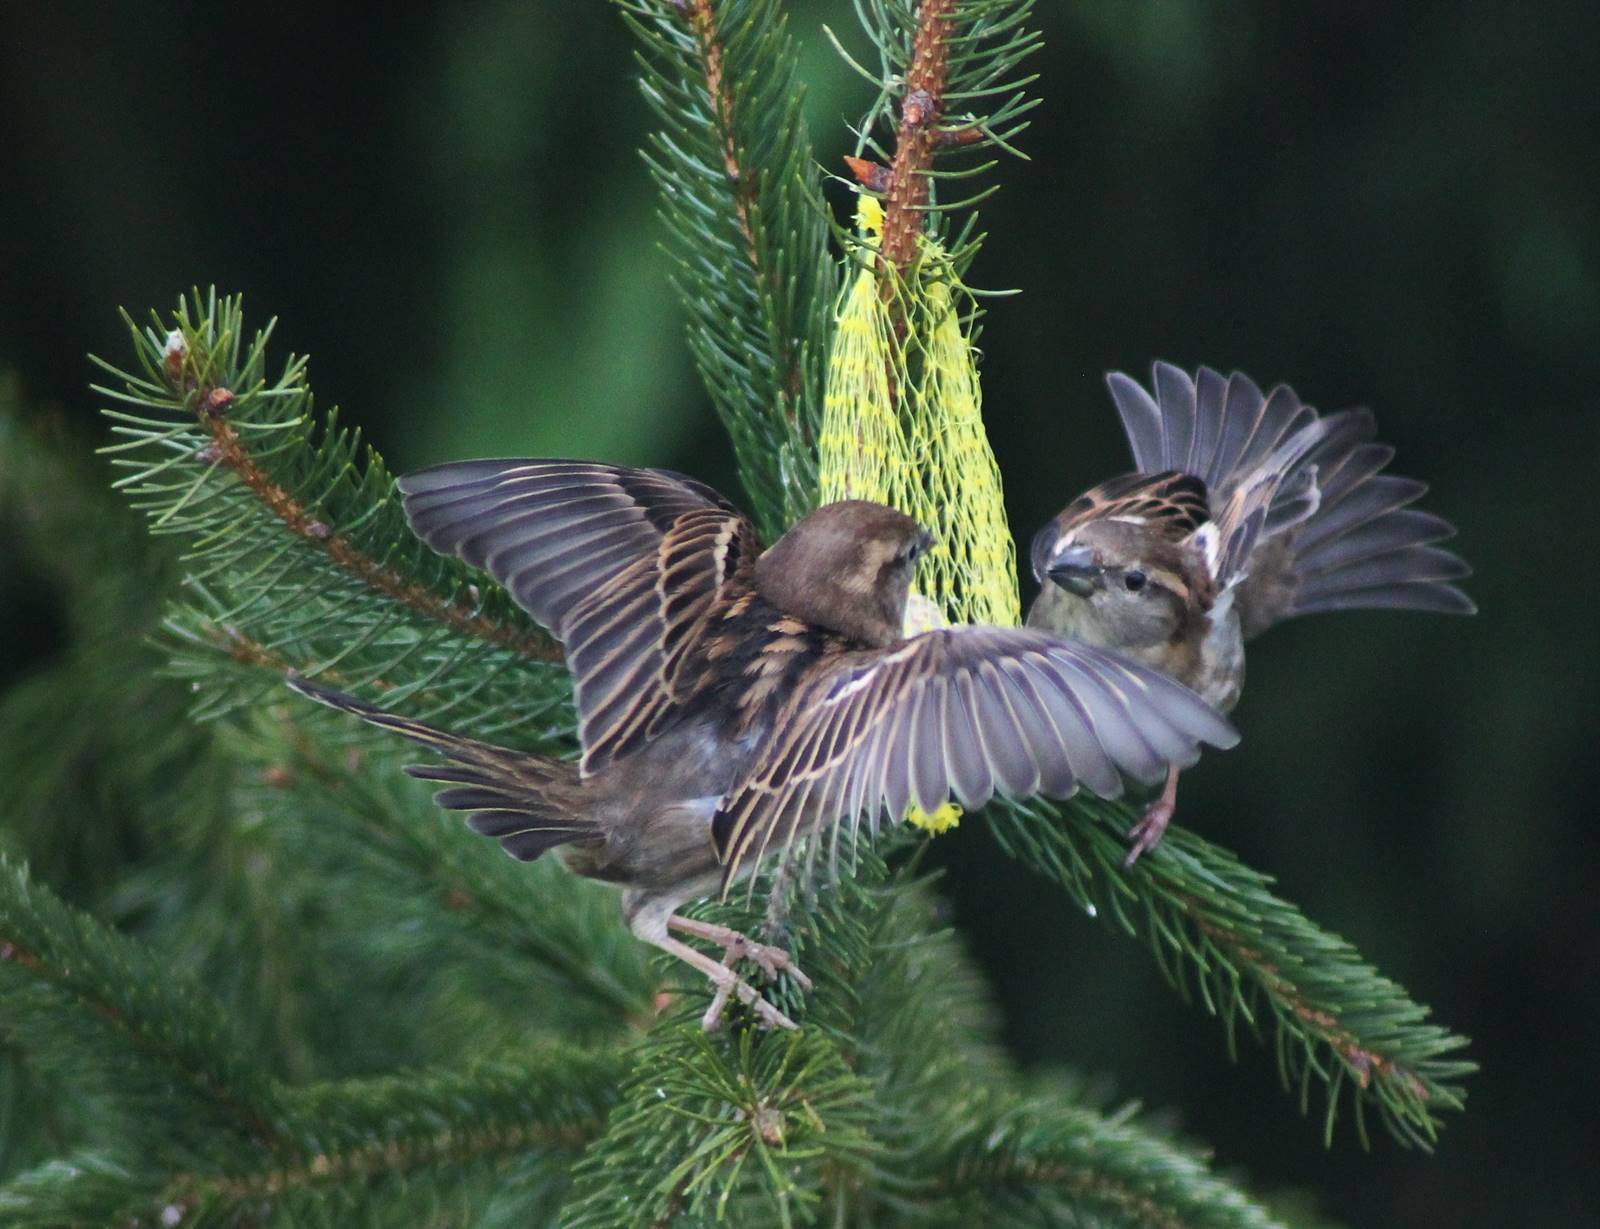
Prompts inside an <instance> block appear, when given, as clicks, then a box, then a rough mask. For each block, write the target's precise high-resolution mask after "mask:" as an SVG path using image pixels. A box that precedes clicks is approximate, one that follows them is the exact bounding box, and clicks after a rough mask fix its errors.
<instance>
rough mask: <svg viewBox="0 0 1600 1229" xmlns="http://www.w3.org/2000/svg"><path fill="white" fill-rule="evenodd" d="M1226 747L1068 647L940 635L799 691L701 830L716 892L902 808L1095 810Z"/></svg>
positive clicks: (1111, 663)
mask: <svg viewBox="0 0 1600 1229" xmlns="http://www.w3.org/2000/svg"><path fill="white" fill-rule="evenodd" d="M1237 740H1238V735H1237V734H1236V733H1235V732H1234V729H1233V727H1232V726H1231V725H1229V724H1228V722H1227V721H1226V720H1225V719H1224V718H1223V717H1222V716H1221V715H1220V714H1218V713H1217V712H1216V711H1215V710H1214V709H1212V708H1211V707H1210V706H1209V705H1207V704H1206V703H1205V702H1204V701H1203V700H1201V699H1200V697H1199V696H1197V695H1195V694H1194V693H1193V692H1191V691H1190V690H1189V689H1188V688H1186V687H1183V686H1181V685H1179V684H1178V683H1175V682H1173V681H1172V680H1171V679H1168V678H1166V677H1165V676H1163V675H1160V674H1157V673H1155V672H1154V671H1151V670H1146V669H1144V668H1143V667H1141V666H1137V665H1134V664H1133V663H1132V662H1129V661H1126V660H1124V659H1123V658H1120V657H1118V656H1116V655H1114V654H1111V653H1105V652H1102V651H1100V650H1098V649H1094V648H1090V647H1089V646H1087V645H1084V644H1081V643H1079V642H1077V641H1074V640H1068V639H1066V638H1064V637H1061V636H1055V635H1051V634H1049V633H1046V632H1040V631H1035V630H1032V629H1022V628H999V627H956V628H946V629H942V630H940V631H934V632H928V633H926V634H924V635H921V636H917V637H915V638H914V639H912V640H909V641H907V642H906V643H905V644H903V645H901V646H899V647H898V648H895V649H889V650H879V651H874V652H861V653H853V654H849V655H847V656H845V657H843V658H841V659H840V661H839V664H838V665H837V666H834V667H833V668H830V669H828V670H827V671H825V672H823V673H822V674H821V675H819V676H818V677H817V678H816V679H815V680H814V681H813V682H811V683H810V684H808V685H805V686H803V687H802V688H801V689H800V691H799V693H798V694H797V695H796V697H795V700H794V702H793V704H792V707H791V708H790V710H789V713H788V716H787V718H786V719H785V720H782V721H780V722H779V723H778V726H777V728H776V730H775V732H774V733H773V735H772V736H771V738H770V739H769V741H768V743H767V745H766V746H765V747H764V748H763V750H762V752H761V754H760V756H759V758H758V759H757V761H756V765H755V767H754V768H753V769H752V770H751V772H750V774H749V776H748V777H747V778H746V780H745V781H744V782H743V783H742V784H740V785H739V786H737V787H735V788H734V789H733V790H732V791H730V792H729V794H728V795H727V796H726V797H725V798H724V799H723V802H722V806H721V808H720V809H719V810H718V813H717V816H716V818H715V820H714V821H713V826H712V833H713V837H714V839H715V841H716V844H717V850H718V854H719V856H720V857H721V858H722V860H723V863H724V882H725V883H731V882H732V881H733V880H734V879H735V878H736V877H737V876H738V875H739V874H740V873H741V870H742V869H748V867H749V866H753V865H754V864H755V863H756V862H757V861H759V859H760V858H761V856H762V855H763V854H764V853H765V852H766V851H767V849H768V848H769V847H770V846H771V845H772V844H773V842H774V841H776V842H777V844H778V846H779V848H780V849H782V850H784V851H785V853H787V851H788V849H789V848H790V847H791V845H792V844H793V842H794V840H795V838H796V836H804V835H806V834H808V833H810V832H811V831H813V830H814V829H816V828H818V827H821V826H824V825H831V826H832V828H833V833H832V839H833V841H834V842H835V843H836V842H837V840H838V836H839V833H840V832H841V831H842V830H843V829H844V828H845V827H847V826H848V828H849V829H850V831H851V832H852V833H854V832H855V830H856V828H857V826H858V825H859V823H860V822H861V820H862V819H863V818H865V819H866V821H867V822H868V824H869V825H872V826H873V827H874V828H875V827H876V825H877V824H878V823H879V821H880V820H881V818H882V816H883V815H884V814H885V813H887V814H888V815H890V816H891V817H893V818H896V819H898V818H899V817H900V816H902V815H904V814H905V811H906V807H907V806H908V805H909V804H910V803H911V802H913V801H915V802H916V803H917V804H918V805H919V806H921V807H922V808H924V809H925V810H930V811H931V810H933V809H934V808H936V807H938V806H940V805H942V804H943V803H945V802H946V801H947V800H948V799H949V798H950V796H951V795H952V794H953V795H955V797H957V798H958V799H960V800H961V802H962V803H963V804H964V805H965V806H968V807H977V806H981V805H982V804H983V803H984V802H986V801H988V799H989V798H991V797H993V796H994V795H995V794H996V793H1000V794H1004V795H1006V796H1008V797H1013V798H1022V797H1028V796H1031V795H1034V794H1044V795H1046V796H1048V797H1052V798H1065V797H1068V796H1070V795H1071V794H1073V793H1074V792H1076V790H1077V789H1078V787H1079V785H1080V784H1082V785H1087V786H1088V787H1089V788H1090V789H1091V790H1093V791H1094V792H1095V793H1097V794H1099V795H1100V796H1102V797H1106V798H1112V797H1116V796H1117V795H1119V794H1120V793H1121V792H1122V785H1123V777H1124V776H1131V777H1134V778H1136V779H1137V780H1140V781H1144V782H1154V781H1156V780H1158V779H1159V778H1160V777H1161V776H1162V775H1163V774H1164V773H1165V772H1166V770H1167V767H1168V766H1169V765H1172V764H1177V765H1179V766H1183V765H1187V764H1191V763H1193V762H1194V760H1195V759H1196V758H1197V757H1198V755H1199V751H1200V743H1202V742H1208V743H1211V744H1212V745H1213V746H1218V747H1230V746H1232V745H1233V744H1234V743H1235V742H1236V741H1237Z"/></svg>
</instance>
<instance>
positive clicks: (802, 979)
mask: <svg viewBox="0 0 1600 1229" xmlns="http://www.w3.org/2000/svg"><path fill="white" fill-rule="evenodd" d="M741 960H748V961H750V962H751V963H752V964H754V965H755V966H756V967H757V968H759V969H760V970H761V974H762V976H763V977H765V978H766V979H767V980H768V981H777V980H778V976H779V974H782V973H787V974H788V975H789V976H790V977H791V978H793V979H794V982H795V984H796V985H797V986H799V987H800V989H802V990H804V991H806V992H807V993H808V994H809V993H810V991H811V979H810V978H809V977H807V976H806V975H805V974H804V973H802V972H801V971H800V966H799V965H797V964H796V963H795V962H794V957H793V956H791V955H789V953H788V952H786V951H784V950H783V948H781V947H771V946H769V945H768V944H765V943H757V942H756V941H755V940H754V939H749V938H746V937H745V936H744V935H735V936H734V937H733V938H732V939H730V940H728V942H727V944H726V945H725V946H724V948H723V953H722V963H723V964H725V965H727V966H728V967H730V968H732V967H733V966H734V965H736V964H738V963H739V961H741Z"/></svg>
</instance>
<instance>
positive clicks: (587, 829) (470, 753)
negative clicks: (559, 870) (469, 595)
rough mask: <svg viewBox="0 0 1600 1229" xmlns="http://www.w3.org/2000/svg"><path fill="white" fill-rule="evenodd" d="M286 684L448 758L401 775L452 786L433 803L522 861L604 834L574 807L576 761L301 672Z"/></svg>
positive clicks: (577, 790)
mask: <svg viewBox="0 0 1600 1229" xmlns="http://www.w3.org/2000/svg"><path fill="white" fill-rule="evenodd" d="M289 686H290V687H292V688H293V689H294V690H295V691H298V692H299V693H300V694H301V695H303V696H306V697H307V698H309V699H312V700H316V701H317V702H318V703H319V704H326V705H327V706H328V707H329V708H336V709H338V710H339V711H340V712H345V713H350V714H352V715H353V716H356V717H360V718H361V719H362V720H363V721H367V722H370V723H371V724H373V725H375V726H379V727H380V728H382V729H385V730H391V731H393V732H394V733H396V734H400V735H403V736H404V737H406V738H409V739H410V740H411V741H412V742H416V743H421V744H422V745H423V746H425V747H431V748H433V749H434V750H435V751H437V752H438V753H439V754H440V755H443V756H444V757H445V758H446V759H448V760H450V761H452V762H451V763H448V764H411V765H408V766H407V767H406V773H407V774H408V775H409V776H413V777H418V778H420V779H421V780H424V781H438V782H441V783H444V784H447V785H449V787H450V788H448V789H443V790H440V791H439V792H438V793H437V794H435V795H434V801H435V802H436V803H437V804H438V805H439V806H441V807H444V808H445V809H446V810H453V811H470V812H471V814H470V815H469V816H468V818H467V826H468V827H469V828H471V829H472V830H473V831H474V832H477V833H481V834H482V835H484V836H492V837H494V838H496V839H497V840H499V842H500V844H501V846H502V848H504V849H505V851H506V852H507V853H509V854H510V855H511V856H512V857H514V858H517V859H518V860H520V861H523V862H531V861H533V860H534V859H535V858H537V857H539V855H540V854H542V853H544V852H545V851H546V850H549V849H553V848H554V847H555V846H557V845H565V844H568V843H570V842H574V841H592V840H598V839H601V838H602V837H603V836H604V833H603V832H602V831H601V829H600V826H599V825H598V824H596V823H595V822H594V821H593V820H590V819H586V818H584V817H583V816H581V815H580V814H577V813H575V810H576V805H577V804H578V803H579V799H580V796H581V786H580V784H579V780H578V770H577V767H576V766H575V765H573V764H569V763H566V762H565V761H563V760H555V759H549V758H547V757H545V756H539V755H532V754H529V753H528V752H525V751H513V750H510V749H509V748H506V747H497V746H495V745H494V744H493V743H486V742H479V741H478V740H477V739H473V738H466V737H463V736H462V735H459V734H452V733H450V732H449V731H447V730H441V729H438V728H437V727H435V726H431V725H428V724H426V723H425V722H421V721H413V720H411V719H410V718H409V717H401V716H399V715H398V714H395V713H390V712H385V711H384V710H383V709H381V708H378V707H376V706H374V705H371V704H368V703H366V701H364V700H358V699H356V697H354V696H352V695H347V694H346V693H345V692H342V691H336V690H335V689H333V688H331V687H324V686H322V685H321V684H319V683H313V682H311V681H309V680H307V679H304V678H301V677H299V676H298V675H295V676H291V677H290V679H289Z"/></svg>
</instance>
